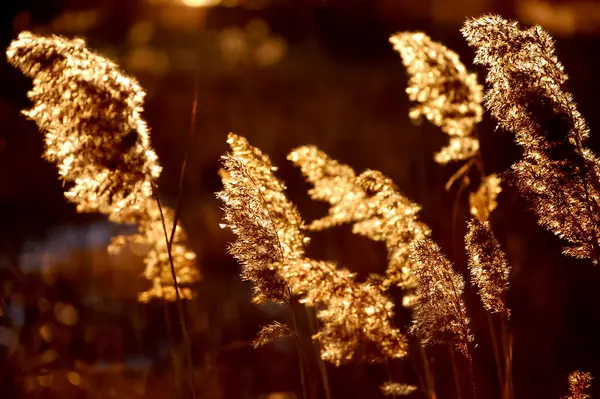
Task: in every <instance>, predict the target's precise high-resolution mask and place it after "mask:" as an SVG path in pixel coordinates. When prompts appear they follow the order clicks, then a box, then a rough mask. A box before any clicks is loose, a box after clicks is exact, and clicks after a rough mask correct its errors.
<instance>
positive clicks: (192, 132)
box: [155, 73, 198, 399]
mask: <svg viewBox="0 0 600 399" xmlns="http://www.w3.org/2000/svg"><path fill="white" fill-rule="evenodd" d="M197 113H198V73H196V76H195V83H194V101H193V103H192V112H191V116H190V127H189V138H188V145H187V146H186V151H185V155H184V158H183V164H182V165H181V172H180V174H179V184H178V188H177V204H176V205H175V210H174V214H173V227H172V228H171V233H170V235H169V236H168V233H167V226H166V224H165V217H164V213H163V209H162V204H161V202H160V199H159V195H158V188H157V187H156V186H155V190H156V193H157V196H156V198H157V203H158V208H159V211H160V217H161V222H162V225H163V230H164V234H165V240H166V244H167V253H168V256H169V262H170V265H171V276H172V278H173V287H174V288H175V295H176V297H177V313H178V316H179V323H180V324H181V330H182V335H183V339H184V341H185V347H186V352H187V361H188V363H189V368H190V371H189V373H190V387H191V389H192V397H193V398H194V399H195V398H196V388H195V382H194V363H193V359H192V352H191V344H190V341H189V336H188V332H187V324H186V322H185V311H184V309H183V301H182V300H181V296H180V294H179V284H178V283H177V273H176V272H175V265H174V263H173V256H172V254H171V250H172V247H173V241H174V240H175V233H176V230H177V223H178V222H179V213H180V211H181V198H182V196H183V185H184V181H185V172H186V170H187V164H188V159H189V155H190V148H191V144H192V142H193V139H194V137H195V132H196V129H195V127H196V115H197ZM165 317H166V318H168V310H167V309H166V308H165ZM168 328H169V330H170V331H169V333H170V335H171V342H174V340H173V332H172V328H171V324H170V320H169V324H168ZM175 371H176V374H177V370H175ZM177 378H178V377H177V375H176V379H177ZM176 384H179V382H178V381H176ZM178 388H179V390H180V387H178ZM180 394H181V392H180Z"/></svg>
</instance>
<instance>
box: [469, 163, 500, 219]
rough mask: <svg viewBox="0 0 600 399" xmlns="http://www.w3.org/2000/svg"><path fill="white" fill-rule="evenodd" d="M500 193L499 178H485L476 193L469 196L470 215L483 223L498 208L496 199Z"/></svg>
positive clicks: (488, 176)
mask: <svg viewBox="0 0 600 399" xmlns="http://www.w3.org/2000/svg"><path fill="white" fill-rule="evenodd" d="M501 192H502V186H501V185H500V178H499V177H498V175H496V174H491V175H487V176H485V177H484V178H483V179H482V181H481V183H480V184H479V188H478V189H477V191H476V192H474V193H471V194H470V195H469V206H470V210H471V215H473V216H475V217H476V218H477V219H479V220H481V221H482V222H485V221H487V220H489V218H490V213H492V211H493V210H494V209H496V207H497V206H498V202H497V200H496V199H497V197H498V194H500V193H501Z"/></svg>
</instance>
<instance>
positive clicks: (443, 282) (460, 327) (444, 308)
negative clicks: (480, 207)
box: [410, 239, 473, 358]
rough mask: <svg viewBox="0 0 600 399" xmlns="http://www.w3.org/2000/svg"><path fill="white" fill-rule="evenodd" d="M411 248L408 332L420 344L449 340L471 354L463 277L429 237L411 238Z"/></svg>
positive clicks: (468, 354)
mask: <svg viewBox="0 0 600 399" xmlns="http://www.w3.org/2000/svg"><path fill="white" fill-rule="evenodd" d="M411 249H412V251H411V258H412V260H413V262H414V267H413V275H414V277H415V279H416V282H417V285H416V287H417V288H416V295H417V298H416V300H415V303H414V306H413V323H412V326H411V328H410V331H411V333H412V334H414V335H416V336H417V337H418V338H419V340H420V341H421V343H422V344H423V345H429V344H435V343H452V344H454V347H455V348H456V349H457V350H458V351H459V352H461V353H462V354H463V355H465V356H466V357H467V358H471V348H472V346H473V336H472V335H471V330H470V328H469V318H468V316H467V310H466V307H465V303H464V301H463V299H462V293H463V289H464V281H463V278H462V277H461V276H460V274H458V273H456V272H455V271H453V270H452V264H451V263H450V261H448V259H447V258H446V257H445V256H444V254H443V253H442V251H441V249H440V247H438V245H437V244H436V243H434V242H433V241H431V240H430V239H424V240H421V241H416V242H414V243H413V244H412V248H411Z"/></svg>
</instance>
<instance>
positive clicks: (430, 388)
mask: <svg viewBox="0 0 600 399" xmlns="http://www.w3.org/2000/svg"><path fill="white" fill-rule="evenodd" d="M419 349H420V350H421V357H422V358H423V371H424V372H425V380H426V381H427V392H428V393H429V398H430V399H437V396H436V394H435V380H434V377H433V373H432V372H431V366H430V364H429V359H428V358H427V351H426V350H425V348H424V347H423V345H419Z"/></svg>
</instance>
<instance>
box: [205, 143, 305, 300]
mask: <svg viewBox="0 0 600 399" xmlns="http://www.w3.org/2000/svg"><path fill="white" fill-rule="evenodd" d="M227 143H228V144H229V146H230V148H231V152H230V153H229V154H227V155H225V156H223V158H222V159H223V166H224V170H225V174H224V175H223V177H224V178H223V179H222V180H223V190H222V191H221V192H219V193H217V197H218V198H219V199H221V200H222V201H223V204H224V211H225V215H224V221H225V223H224V224H223V227H229V228H230V229H231V230H232V231H233V232H234V234H235V235H236V236H237V240H236V241H235V243H233V244H231V246H230V247H229V252H230V253H231V254H232V255H233V256H234V257H235V258H236V259H237V260H238V261H239V262H240V263H241V264H242V277H243V278H244V279H245V280H248V281H251V282H252V283H253V284H254V289H255V296H254V300H255V301H256V302H264V301H266V300H269V301H273V302H280V303H281V302H288V301H289V295H288V287H287V285H286V283H285V281H284V280H283V279H282V278H281V277H280V276H279V275H278V271H277V270H276V269H274V268H273V265H276V264H285V263H286V262H292V261H295V260H297V259H301V258H302V257H303V256H304V245H305V244H307V243H308V240H309V238H308V237H307V236H306V235H305V234H304V232H303V231H302V229H301V228H302V226H303V222H302V218H301V217H300V213H299V212H298V210H297V209H296V207H295V206H294V205H293V204H292V203H291V202H290V201H289V200H288V199H287V197H286V195H285V184H284V183H283V182H282V181H281V180H279V179H278V178H277V177H276V176H275V174H274V172H275V170H276V168H275V167H274V166H273V165H272V163H271V160H270V159H269V157H268V156H266V155H264V154H263V153H262V152H261V151H260V150H259V149H258V148H256V147H253V146H251V145H250V143H248V141H247V140H246V139H245V138H243V137H241V136H238V135H235V134H233V133H230V134H229V136H228V139H227Z"/></svg>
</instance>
